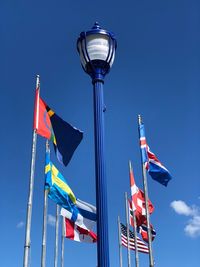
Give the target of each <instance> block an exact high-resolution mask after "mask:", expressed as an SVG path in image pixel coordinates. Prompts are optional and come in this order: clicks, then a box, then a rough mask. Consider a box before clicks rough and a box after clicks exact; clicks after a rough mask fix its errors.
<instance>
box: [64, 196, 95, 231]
mask: <svg viewBox="0 0 200 267" xmlns="http://www.w3.org/2000/svg"><path fill="white" fill-rule="evenodd" d="M76 208H77V210H78V214H77V218H76V220H75V221H74V223H75V224H76V225H78V226H79V227H81V228H83V229H86V230H91V229H92V228H93V227H94V225H95V224H96V220H97V218H96V207H94V206H93V205H91V204H89V203H87V202H84V201H82V200H80V199H77V200H76ZM60 214H61V215H62V216H63V217H65V218H67V219H69V220H71V218H72V216H73V214H72V213H71V212H70V211H69V210H66V209H64V208H62V209H61V211H60Z"/></svg>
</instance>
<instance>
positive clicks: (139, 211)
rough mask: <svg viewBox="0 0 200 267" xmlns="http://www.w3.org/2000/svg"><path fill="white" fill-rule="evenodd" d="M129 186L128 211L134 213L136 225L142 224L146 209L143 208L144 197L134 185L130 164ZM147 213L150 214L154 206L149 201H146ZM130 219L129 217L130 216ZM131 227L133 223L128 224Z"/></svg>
mask: <svg viewBox="0 0 200 267" xmlns="http://www.w3.org/2000/svg"><path fill="white" fill-rule="evenodd" d="M129 166H130V186H131V201H129V209H130V211H131V210H133V211H134V212H135V216H136V219H137V223H139V224H138V225H140V224H141V223H144V220H146V208H145V196H144V192H143V191H142V190H141V189H139V188H138V187H137V185H136V184H135V179H134V175H133V169H132V167H131V163H130V165H129ZM148 208H149V213H150V214H151V213H152V212H153V211H154V206H153V204H152V203H151V201H150V200H148ZM130 218H131V216H130ZM130 224H131V225H133V223H131V222H130Z"/></svg>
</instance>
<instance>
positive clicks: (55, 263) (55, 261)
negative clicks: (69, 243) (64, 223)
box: [54, 205, 60, 267]
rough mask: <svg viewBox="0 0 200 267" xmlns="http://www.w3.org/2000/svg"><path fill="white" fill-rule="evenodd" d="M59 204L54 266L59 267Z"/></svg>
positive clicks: (57, 206)
mask: <svg viewBox="0 0 200 267" xmlns="http://www.w3.org/2000/svg"><path fill="white" fill-rule="evenodd" d="M59 211H60V208H59V205H56V231H55V255H54V267H58V231H59Z"/></svg>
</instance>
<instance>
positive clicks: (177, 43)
mask: <svg viewBox="0 0 200 267" xmlns="http://www.w3.org/2000/svg"><path fill="white" fill-rule="evenodd" d="M199 13H200V3H199V1H197V0H192V1H188V0H163V1H158V0H153V1H146V0H143V1H135V0H134V1H129V0H125V1H123V2H121V1H118V2H117V1H105V0H102V1H101V2H93V1H89V0H85V1H80V0H77V1H73V2H72V1H63V0H60V1H52V0H50V1H46V0H44V1H38V0H35V1H32V2H31V1H22V0H19V1H14V0H3V1H1V3H0V20H1V27H0V31H1V37H2V38H1V42H0V47H1V49H0V51H1V52H0V53H1V56H0V58H1V60H0V73H1V106H0V111H1V125H2V126H1V133H0V136H1V141H2V142H1V166H2V167H1V202H0V208H1V230H0V231H1V240H2V249H1V258H0V265H1V266H5V267H18V266H22V262H23V246H24V238H25V225H24V224H25V220H26V206H27V197H28V184H29V173H30V158H31V143H32V124H33V102H34V93H35V91H34V90H35V76H36V74H40V76H41V96H42V97H43V98H44V99H45V101H46V102H47V103H48V105H49V106H50V107H52V108H53V109H54V110H55V111H56V113H57V114H58V115H60V116H61V117H62V118H63V119H65V120H66V121H68V122H70V123H72V124H73V125H74V126H76V127H78V128H80V129H81V130H83V131H84V138H83V141H82V142H81V144H80V145H79V147H78V148H77V150H76V152H75V154H74V156H73V158H72V160H71V162H70V164H69V165H68V166H67V167H66V168H65V167H63V166H61V165H60V163H58V162H57V160H56V159H55V157H54V155H53V154H52V161H53V162H54V163H55V165H56V166H57V167H58V168H59V170H60V171H61V172H62V174H63V175H64V176H65V177H66V179H67V181H68V183H69V185H70V186H71V188H72V189H73V191H74V193H75V195H76V196H77V197H78V198H80V199H82V200H85V201H87V202H90V203H91V204H95V176H94V173H95V172H94V137H93V103H92V99H93V98H92V84H91V80H90V77H89V76H87V75H86V74H85V73H84V72H83V70H82V68H81V66H80V60H79V56H78V53H77V51H76V40H77V38H78V36H79V33H80V32H81V31H83V30H88V29H90V28H91V27H92V26H93V24H94V22H95V21H98V22H99V23H100V25H101V26H102V27H104V28H106V29H108V30H111V31H113V32H114V33H115V35H116V38H117V41H118V47H117V52H116V58H115V62H114V64H113V67H112V69H111V71H110V73H109V75H108V76H107V77H106V79H105V85H104V98H105V103H106V107H107V111H106V114H105V137H106V140H105V142H106V165H107V190H108V211H109V244H110V266H119V256H118V233H117V216H118V215H120V217H121V220H122V221H123V222H125V203H124V192H125V191H127V192H128V193H129V194H130V188H129V175H128V160H129V159H130V160H131V161H132V164H133V168H134V173H135V180H136V183H137V185H138V186H139V187H141V188H142V171H141V165H140V151H139V146H138V131H137V115H138V114H141V115H142V117H143V120H144V123H145V128H146V138H147V142H148V144H149V146H150V148H151V150H152V151H153V152H154V153H155V154H156V155H157V156H158V158H159V159H160V160H161V161H162V162H163V164H164V165H165V166H166V167H167V168H168V169H169V170H170V171H171V174H172V176H173V180H172V181H170V183H169V185H168V187H167V188H165V187H163V186H162V185H160V184H158V183H157V182H155V181H153V180H152V179H151V178H150V177H148V186H149V197H150V199H151V201H152V203H153V204H154V206H155V211H154V213H153V214H152V216H151V222H152V224H153V225H154V228H155V229H156V232H157V236H156V239H155V241H154V242H153V254H154V258H155V266H158V267H159V266H161V267H168V266H170V267H179V266H181V267H191V266H192V267H198V266H199V262H200V257H199V253H198V252H199V240H200V192H199V188H200V187H199V185H200V182H199V181H200V180H199V150H200V145H199V142H198V140H199V132H200V123H199V115H200V107H199V97H200V93H199V85H200V76H199V71H200V52H199V47H200V37H199V28H200V19H199ZM196 141H197V142H196ZM44 157H45V140H44V139H43V138H42V137H38V143H37V158H36V171H35V186H34V197H33V212H32V231H31V241H32V242H31V267H38V266H40V258H41V240H42V208H43V188H44V159H45V158H44ZM48 214H49V215H48V233H47V235H48V236H47V266H48V267H51V266H53V256H54V235H55V233H54V232H55V228H54V219H55V204H54V203H52V202H50V201H49V209H48ZM131 255H132V265H133V266H134V253H132V254H131ZM123 261H124V266H126V263H127V259H126V250H125V249H123ZM65 263H66V266H68V265H70V266H75V267H79V266H87V267H90V266H96V246H95V245H89V244H80V243H76V242H73V241H70V240H65ZM140 263H141V266H148V256H146V255H140Z"/></svg>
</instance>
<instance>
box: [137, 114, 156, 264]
mask: <svg viewBox="0 0 200 267" xmlns="http://www.w3.org/2000/svg"><path fill="white" fill-rule="evenodd" d="M141 124H142V118H141V116H140V115H138V127H139V137H140V148H141V150H140V151H141V162H142V174H143V186H144V196H145V207H146V220H147V232H148V242H149V264H150V267H154V260H153V252H152V237H151V228H150V216H149V205H148V199H149V197H148V186H147V174H146V167H145V162H144V155H143V154H144V151H143V150H142V146H141V143H142V139H141V132H140V126H141Z"/></svg>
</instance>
